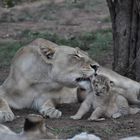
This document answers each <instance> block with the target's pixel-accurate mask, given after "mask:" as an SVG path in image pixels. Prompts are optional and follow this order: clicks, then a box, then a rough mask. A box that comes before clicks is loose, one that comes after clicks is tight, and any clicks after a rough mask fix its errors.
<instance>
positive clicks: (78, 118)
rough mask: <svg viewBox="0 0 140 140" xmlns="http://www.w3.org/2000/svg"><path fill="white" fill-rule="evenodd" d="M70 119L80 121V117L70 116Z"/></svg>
mask: <svg viewBox="0 0 140 140" xmlns="http://www.w3.org/2000/svg"><path fill="white" fill-rule="evenodd" d="M70 118H71V119H74V120H80V119H81V116H78V115H74V116H71V117H70Z"/></svg>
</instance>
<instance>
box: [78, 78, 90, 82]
mask: <svg viewBox="0 0 140 140" xmlns="http://www.w3.org/2000/svg"><path fill="white" fill-rule="evenodd" d="M89 80H90V79H89V78H85V77H79V78H77V79H76V82H81V81H89Z"/></svg>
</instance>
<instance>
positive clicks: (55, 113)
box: [40, 108, 62, 118]
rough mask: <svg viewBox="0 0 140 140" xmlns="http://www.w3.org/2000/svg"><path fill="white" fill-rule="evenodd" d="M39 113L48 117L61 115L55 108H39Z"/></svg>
mask: <svg viewBox="0 0 140 140" xmlns="http://www.w3.org/2000/svg"><path fill="white" fill-rule="evenodd" d="M40 113H41V114H42V115H43V116H44V117H46V116H48V117H49V118H60V117H61V116H62V112H61V111H59V110H58V109H55V108H41V109H40Z"/></svg>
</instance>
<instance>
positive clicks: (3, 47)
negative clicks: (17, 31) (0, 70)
mask: <svg viewBox="0 0 140 140" xmlns="http://www.w3.org/2000/svg"><path fill="white" fill-rule="evenodd" d="M20 47H21V44H20V43H19V42H15V41H8V42H1V43H0V66H9V64H10V62H11V59H12V57H13V56H14V54H15V52H16V51H17V50H18V49H19V48H20Z"/></svg>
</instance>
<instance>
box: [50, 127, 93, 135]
mask: <svg viewBox="0 0 140 140" xmlns="http://www.w3.org/2000/svg"><path fill="white" fill-rule="evenodd" d="M81 132H88V133H93V132H94V130H93V128H92V127H86V126H85V127H83V126H77V127H75V126H74V127H73V126H70V127H63V128H55V129H54V130H53V133H55V134H56V135H58V136H60V135H61V134H64V133H65V134H67V135H68V137H73V136H75V135H76V134H79V133H81Z"/></svg>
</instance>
